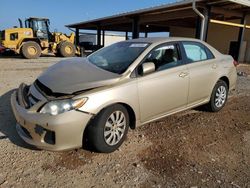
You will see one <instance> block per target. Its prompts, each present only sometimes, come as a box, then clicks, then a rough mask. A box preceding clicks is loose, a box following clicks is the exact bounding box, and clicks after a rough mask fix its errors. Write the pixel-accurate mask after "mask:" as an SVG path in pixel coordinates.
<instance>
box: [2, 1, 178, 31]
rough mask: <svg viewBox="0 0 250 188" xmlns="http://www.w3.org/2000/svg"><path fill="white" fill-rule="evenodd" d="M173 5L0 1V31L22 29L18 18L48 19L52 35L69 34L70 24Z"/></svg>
mask: <svg viewBox="0 0 250 188" xmlns="http://www.w3.org/2000/svg"><path fill="white" fill-rule="evenodd" d="M170 2H175V0H88V1H84V0H71V1H70V0H40V1H38V0H11V1H10V0H1V5H0V30H3V29H6V28H11V27H13V26H19V22H18V18H21V19H22V20H24V19H25V18H28V17H47V18H49V19H50V31H51V32H52V31H54V30H55V29H56V30H57V31H59V32H63V33H67V34H68V33H70V32H71V31H70V30H69V29H68V28H66V27H65V25H67V24H72V23H77V22H82V21H87V20H92V19H95V18H101V17H104V16H111V15H114V14H118V13H122V12H127V11H133V10H136V9H141V8H148V7H152V6H157V5H162V4H167V3H170Z"/></svg>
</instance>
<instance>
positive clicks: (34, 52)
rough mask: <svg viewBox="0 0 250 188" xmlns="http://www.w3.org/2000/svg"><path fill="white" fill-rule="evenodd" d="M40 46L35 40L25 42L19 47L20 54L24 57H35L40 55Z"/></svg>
mask: <svg viewBox="0 0 250 188" xmlns="http://www.w3.org/2000/svg"><path fill="white" fill-rule="evenodd" d="M41 52H42V50H41V47H40V46H39V44H37V43H36V42H33V41H30V42H25V43H24V44H23V46H22V48H21V54H22V56H23V57H25V58H26V59H37V58H38V57H40V56H41Z"/></svg>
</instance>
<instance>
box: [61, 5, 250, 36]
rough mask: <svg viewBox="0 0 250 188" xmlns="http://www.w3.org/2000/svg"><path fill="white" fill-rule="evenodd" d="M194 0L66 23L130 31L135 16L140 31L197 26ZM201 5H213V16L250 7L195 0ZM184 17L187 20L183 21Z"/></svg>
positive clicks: (221, 17) (236, 14)
mask: <svg viewBox="0 0 250 188" xmlns="http://www.w3.org/2000/svg"><path fill="white" fill-rule="evenodd" d="M192 2H193V0H184V1H178V2H175V3H169V4H164V5H160V6H156V7H150V8H145V9H139V10H135V11H131V12H125V13H121V14H117V15H113V16H108V17H103V18H98V19H94V20H89V21H84V22H79V23H74V24H69V25H66V27H69V28H78V29H85V30H96V29H97V28H100V29H103V30H109V31H131V25H132V22H133V19H139V22H140V31H141V32H145V31H151V32H160V31H168V28H169V27H170V26H182V27H195V20H196V18H197V15H196V14H195V13H194V11H193V10H192ZM196 2H197V6H198V7H201V8H202V7H206V6H211V7H212V10H211V18H213V19H219V20H225V21H227V20H232V19H240V18H241V17H242V15H243V13H245V12H246V13H248V12H249V11H250V1H249V0H196ZM184 19H185V21H184Z"/></svg>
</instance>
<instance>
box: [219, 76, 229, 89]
mask: <svg viewBox="0 0 250 188" xmlns="http://www.w3.org/2000/svg"><path fill="white" fill-rule="evenodd" d="M219 80H222V81H224V82H225V83H226V84H227V87H228V89H229V88H230V82H229V79H228V77H226V76H222V77H220V79H219Z"/></svg>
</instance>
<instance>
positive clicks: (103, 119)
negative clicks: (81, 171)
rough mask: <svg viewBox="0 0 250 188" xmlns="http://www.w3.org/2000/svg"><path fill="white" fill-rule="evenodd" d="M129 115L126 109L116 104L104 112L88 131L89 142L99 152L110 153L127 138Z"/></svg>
mask: <svg viewBox="0 0 250 188" xmlns="http://www.w3.org/2000/svg"><path fill="white" fill-rule="evenodd" d="M128 127H129V115H128V112H127V110H126V108H125V107H124V106H122V105H120V104H116V105H113V106H110V107H108V108H105V109H104V110H102V111H101V112H100V113H99V114H98V115H97V116H96V117H95V118H94V120H93V121H92V122H91V124H90V125H89V126H88V129H87V131H88V132H87V135H88V140H89V141H90V144H91V145H92V146H93V147H94V149H95V150H96V151H98V152H103V153H110V152H113V151H115V150H116V149H118V148H119V147H120V145H121V144H122V143H123V141H124V140H125V138H126V135H127V132H128Z"/></svg>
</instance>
